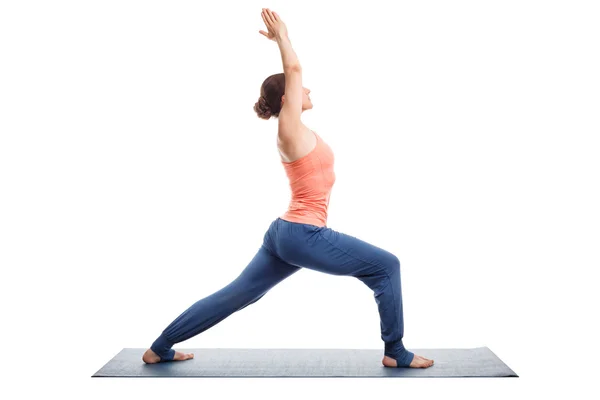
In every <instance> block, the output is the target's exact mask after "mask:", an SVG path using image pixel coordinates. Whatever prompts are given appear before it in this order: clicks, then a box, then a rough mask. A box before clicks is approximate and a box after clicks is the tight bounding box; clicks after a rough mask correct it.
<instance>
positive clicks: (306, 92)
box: [281, 87, 313, 111]
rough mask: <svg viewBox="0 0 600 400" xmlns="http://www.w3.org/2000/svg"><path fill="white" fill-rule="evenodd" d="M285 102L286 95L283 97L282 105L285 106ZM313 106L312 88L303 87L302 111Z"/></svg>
mask: <svg viewBox="0 0 600 400" xmlns="http://www.w3.org/2000/svg"><path fill="white" fill-rule="evenodd" d="M284 102H285V95H283V97H281V106H282V107H283V103H284ZM311 108H313V104H312V101H311V100H310V89H307V88H305V87H303V88H302V111H304V110H310V109H311Z"/></svg>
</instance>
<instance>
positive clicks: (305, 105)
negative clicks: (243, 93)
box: [254, 73, 312, 119]
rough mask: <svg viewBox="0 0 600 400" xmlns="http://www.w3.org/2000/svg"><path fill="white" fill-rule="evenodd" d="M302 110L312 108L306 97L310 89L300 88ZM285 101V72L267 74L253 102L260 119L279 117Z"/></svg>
mask: <svg viewBox="0 0 600 400" xmlns="http://www.w3.org/2000/svg"><path fill="white" fill-rule="evenodd" d="M302 92H303V93H302V111H304V110H309V109H311V108H312V102H311V101H310V97H308V95H309V93H310V90H308V89H307V88H305V87H303V88H302ZM284 102H285V74H283V73H280V74H275V75H271V76H269V77H268V78H267V79H265V81H264V82H263V84H262V86H261V88H260V97H259V98H258V101H257V102H256V103H255V104H254V111H256V114H257V115H258V116H259V118H262V119H269V118H271V117H272V116H274V117H276V118H277V117H279V112H280V111H281V107H283V103H284Z"/></svg>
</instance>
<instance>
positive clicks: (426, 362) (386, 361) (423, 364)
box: [381, 354, 433, 368]
mask: <svg viewBox="0 0 600 400" xmlns="http://www.w3.org/2000/svg"><path fill="white" fill-rule="evenodd" d="M381 362H382V363H383V365H384V366H386V367H397V366H398V363H397V362H396V360H394V359H393V358H390V357H388V356H383V360H381ZM432 365H433V360H430V359H428V358H425V357H421V356H418V355H416V354H415V357H414V358H413V360H412V362H411V363H410V365H409V366H408V367H409V368H429V367H431V366H432Z"/></svg>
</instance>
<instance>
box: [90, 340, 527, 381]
mask: <svg viewBox="0 0 600 400" xmlns="http://www.w3.org/2000/svg"><path fill="white" fill-rule="evenodd" d="M174 349H175V350H177V351H181V352H184V353H194V358H193V359H190V360H185V361H168V362H160V363H157V364H146V363H144V362H143V361H142V355H143V354H144V352H145V351H146V349H145V348H125V349H123V350H121V351H120V352H119V353H118V354H117V355H116V356H114V357H113V359H112V360H110V361H109V362H108V363H106V365H104V366H103V367H102V368H100V370H98V372H96V373H95V374H94V375H92V377H173V378H175V377H182V378H183V377H194V378H201V377H229V378H231V377H255V378H259V377H355V378H356V377H369V378H403V377H411V378H417V377H418V378H437V377H440V378H441V377H518V375H517V374H516V373H515V372H514V371H513V370H512V369H510V368H509V367H508V366H507V365H506V364H504V362H502V360H500V359H499V358H498V357H497V356H496V355H495V354H494V353H492V351H491V350H490V349H489V348H487V347H477V348H473V349H414V350H413V349H409V350H410V351H412V352H413V353H415V354H419V355H421V356H423V357H426V358H430V359H433V360H434V365H433V366H432V367H429V368H389V367H384V366H383V364H381V360H382V359H383V350H381V349H377V350H374V349H236V348H178V347H174Z"/></svg>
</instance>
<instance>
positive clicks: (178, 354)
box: [142, 349, 194, 364]
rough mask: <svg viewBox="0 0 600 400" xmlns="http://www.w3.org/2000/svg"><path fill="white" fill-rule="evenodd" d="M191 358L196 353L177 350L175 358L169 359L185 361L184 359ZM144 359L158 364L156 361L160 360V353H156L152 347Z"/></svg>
mask: <svg viewBox="0 0 600 400" xmlns="http://www.w3.org/2000/svg"><path fill="white" fill-rule="evenodd" d="M191 358H194V353H182V352H180V351H176V352H175V356H174V357H173V360H169V361H183V360H189V359H191ZM142 360H143V361H144V362H145V363H146V364H156V363H158V362H160V356H159V355H158V354H156V353H155V352H153V351H152V350H151V349H148V350H146V352H145V353H144V355H143V356H142Z"/></svg>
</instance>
